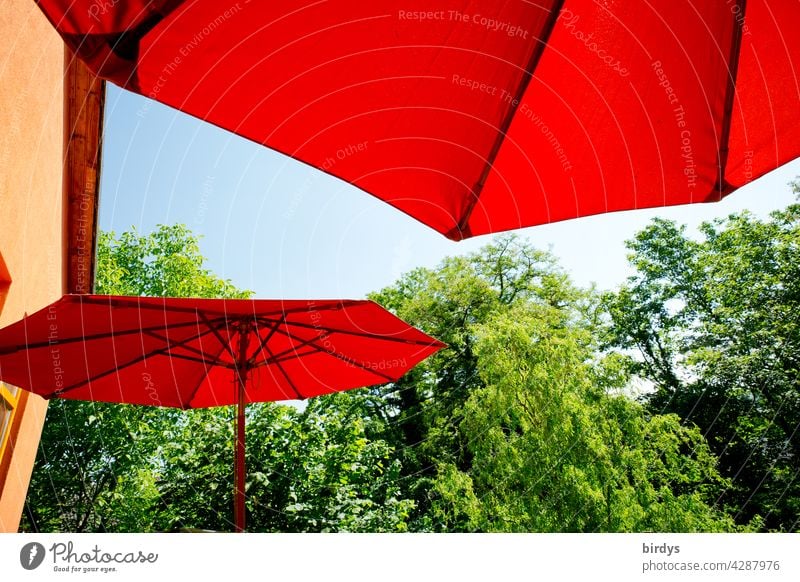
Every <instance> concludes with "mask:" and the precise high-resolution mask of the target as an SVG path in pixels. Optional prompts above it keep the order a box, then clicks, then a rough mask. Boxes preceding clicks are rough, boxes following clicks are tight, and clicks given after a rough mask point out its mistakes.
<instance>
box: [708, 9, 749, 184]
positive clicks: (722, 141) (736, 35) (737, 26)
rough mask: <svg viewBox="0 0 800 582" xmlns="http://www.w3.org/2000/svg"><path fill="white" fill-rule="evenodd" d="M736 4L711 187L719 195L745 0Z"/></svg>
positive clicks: (739, 51) (728, 134)
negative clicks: (716, 170) (716, 164)
mask: <svg viewBox="0 0 800 582" xmlns="http://www.w3.org/2000/svg"><path fill="white" fill-rule="evenodd" d="M736 4H737V6H738V8H739V12H733V7H731V13H733V38H731V54H730V58H729V60H728V86H727V87H726V88H725V106H724V109H723V110H722V128H721V132H720V137H719V158H718V162H719V168H718V172H719V175H718V177H717V183H716V185H715V186H714V188H713V189H712V192H713V191H717V192H719V195H720V197H722V194H723V192H724V191H725V189H726V188H727V187H728V183H727V182H726V181H725V169H726V168H727V166H728V150H729V148H728V142H729V141H730V134H731V122H732V116H733V102H734V99H735V97H736V77H737V75H738V73H739V55H740V53H741V46H742V23H743V22H744V16H745V9H746V8H747V0H738V2H737V3H736Z"/></svg>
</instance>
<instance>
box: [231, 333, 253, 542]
mask: <svg viewBox="0 0 800 582" xmlns="http://www.w3.org/2000/svg"><path fill="white" fill-rule="evenodd" d="M249 331H250V330H249V328H248V327H247V326H246V325H244V324H243V325H242V327H241V328H240V330H239V361H238V362H237V364H236V367H235V368H234V382H235V385H236V392H237V396H236V457H235V459H234V469H235V472H236V475H235V483H236V484H235V490H234V498H233V516H234V522H235V525H236V528H235V531H236V532H237V533H242V532H244V528H245V505H244V500H245V499H244V483H245V473H246V471H245V458H244V454H245V440H244V438H245V436H244V435H245V418H244V409H245V406H246V402H245V392H244V389H245V384H246V382H247V372H248V366H247V342H248V339H249V338H248V335H249Z"/></svg>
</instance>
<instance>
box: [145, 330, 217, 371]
mask: <svg viewBox="0 0 800 582" xmlns="http://www.w3.org/2000/svg"><path fill="white" fill-rule="evenodd" d="M147 335H149V336H150V337H154V338H156V339H159V340H162V341H165V342H169V338H166V337H162V336H160V335H158V334H156V333H153V332H148V333H147ZM195 339H200V338H199V336H198V337H197V338H195ZM178 348H180V349H182V350H186V351H188V352H192V353H193V354H195V355H197V356H199V358H194V357H192V356H189V355H185V354H176V353H175V352H174V351H171V352H170V354H169V355H170V356H175V357H184V358H187V359H192V360H194V361H197V362H204V363H210V364H213V365H215V366H224V367H226V368H227V367H230V366H232V364H231V363H229V362H225V361H223V360H220V359H219V356H220V354H221V353H222V352H223V351H224V347H223V348H220V350H219V352H217V354H216V355H214V356H212V355H211V354H208V353H206V352H204V351H203V350H198V349H197V348H193V347H192V346H187V345H175V346H174V347H173V350H174V349H178ZM200 358H202V359H200Z"/></svg>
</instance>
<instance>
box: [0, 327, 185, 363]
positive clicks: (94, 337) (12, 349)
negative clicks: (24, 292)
mask: <svg viewBox="0 0 800 582" xmlns="http://www.w3.org/2000/svg"><path fill="white" fill-rule="evenodd" d="M23 321H24V320H23ZM192 325H195V326H196V325H197V322H196V321H187V322H183V323H176V324H174V325H170V326H169V327H170V328H171V329H175V328H179V327H189V326H192ZM164 328H165V325H164V324H159V325H154V326H152V327H137V328H135V329H128V330H125V331H119V332H114V331H109V332H105V333H97V334H94V335H88V336H75V337H70V338H65V339H59V340H58V341H57V342H56V343H51V342H50V341H46V342H37V343H32V344H27V345H18V346H13V347H10V348H6V349H2V350H0V354H2V355H5V354H11V353H14V352H17V351H19V350H35V349H38V348H49V347H52V346H56V345H58V346H62V345H64V344H71V343H75V342H90V341H94V340H97V339H106V338H109V337H115V338H116V337H120V336H124V335H131V334H134V333H147V332H150V331H157V330H160V329H164Z"/></svg>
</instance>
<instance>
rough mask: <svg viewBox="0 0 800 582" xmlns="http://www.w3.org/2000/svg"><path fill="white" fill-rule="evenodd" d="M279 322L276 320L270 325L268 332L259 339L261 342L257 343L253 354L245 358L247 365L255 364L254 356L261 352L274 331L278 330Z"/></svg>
mask: <svg viewBox="0 0 800 582" xmlns="http://www.w3.org/2000/svg"><path fill="white" fill-rule="evenodd" d="M281 323H282V321H278V322H276V323H274V324H272V326H271V328H270V330H269V332H268V333H267V335H266V336H264V339H262V340H261V342H260V343H259V344H258V347H257V348H256V349H255V350H254V351H253V355H252V356H251V357H249V358H247V365H248V366H253V365H254V364H255V361H256V358H257V357H258V354H259V352H261V351H262V350H263V349H264V348H265V347H266V346H267V342H269V340H270V339H272V336H273V335H275V332H276V331H278V327H279V326H280V325H281ZM259 339H260V338H259Z"/></svg>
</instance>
